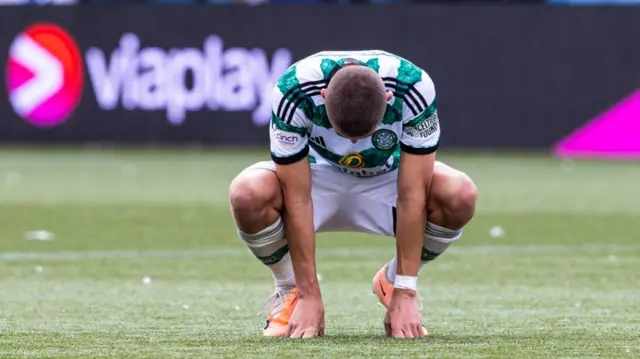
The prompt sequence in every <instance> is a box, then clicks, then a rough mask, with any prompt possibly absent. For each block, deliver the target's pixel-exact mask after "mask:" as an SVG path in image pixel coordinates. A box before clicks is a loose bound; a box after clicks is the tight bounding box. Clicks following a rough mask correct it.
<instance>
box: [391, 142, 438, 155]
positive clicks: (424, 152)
mask: <svg viewBox="0 0 640 359" xmlns="http://www.w3.org/2000/svg"><path fill="white" fill-rule="evenodd" d="M439 146H440V141H438V143H437V144H436V145H435V146H431V147H426V148H415V147H411V146H407V145H405V144H404V143H402V142H400V149H401V150H402V151H403V152H407V153H410V154H412V155H430V154H432V153H434V152H436V150H437V149H438V147H439Z"/></svg>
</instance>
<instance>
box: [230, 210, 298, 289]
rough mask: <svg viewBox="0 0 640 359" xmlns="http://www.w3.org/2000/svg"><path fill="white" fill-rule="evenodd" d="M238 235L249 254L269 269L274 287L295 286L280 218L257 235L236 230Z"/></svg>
mask: <svg viewBox="0 0 640 359" xmlns="http://www.w3.org/2000/svg"><path fill="white" fill-rule="evenodd" d="M238 235H239V236H240V238H242V240H243V241H244V242H245V244H246V245H247V247H249V249H250V250H251V252H253V254H254V255H255V256H256V257H257V258H258V259H259V260H260V261H261V262H262V263H263V264H265V265H266V266H267V267H269V269H271V273H272V274H273V279H274V280H275V282H276V287H278V288H283V287H293V286H295V284H296V280H295V275H294V273H293V264H292V263H291V255H290V254H289V247H288V245H287V240H286V237H285V233H284V223H283V222H282V219H281V218H280V217H278V219H277V220H276V221H275V222H274V223H273V224H272V225H270V226H268V227H267V228H265V229H263V230H262V231H260V232H258V233H253V234H249V233H244V232H242V231H241V230H239V229H238Z"/></svg>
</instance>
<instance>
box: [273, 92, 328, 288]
mask: <svg viewBox="0 0 640 359" xmlns="http://www.w3.org/2000/svg"><path fill="white" fill-rule="evenodd" d="M273 103H274V106H273V114H272V119H271V126H270V127H271V128H270V137H271V159H272V160H273V161H274V162H275V164H276V173H277V175H278V179H279V180H280V185H281V186H282V194H283V199H284V209H283V213H282V216H283V219H284V223H285V227H286V231H287V241H288V244H289V252H290V254H291V260H292V262H293V269H294V273H295V276H296V286H297V288H298V292H299V294H300V297H301V298H304V297H305V296H310V297H318V298H319V297H320V287H319V285H318V279H317V274H316V263H315V231H314V227H313V203H312V200H311V168H310V164H309V156H308V154H309V138H308V133H307V132H308V129H309V126H310V125H311V121H310V120H309V119H308V118H307V117H306V116H305V114H304V112H303V111H302V110H301V109H299V108H296V106H295V104H294V103H292V102H291V101H290V100H289V99H287V98H284V97H283V94H282V93H281V91H280V90H279V89H278V88H277V87H276V89H275V90H274V102H273Z"/></svg>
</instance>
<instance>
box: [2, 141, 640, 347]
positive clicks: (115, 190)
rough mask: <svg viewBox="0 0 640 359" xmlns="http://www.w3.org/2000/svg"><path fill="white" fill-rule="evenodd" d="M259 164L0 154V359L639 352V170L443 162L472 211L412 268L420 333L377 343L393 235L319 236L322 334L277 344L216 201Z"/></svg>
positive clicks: (257, 272)
mask: <svg viewBox="0 0 640 359" xmlns="http://www.w3.org/2000/svg"><path fill="white" fill-rule="evenodd" d="M265 158H267V154H266V152H261V153H258V152H246V151H245V152H242V151H241V152H232V151H198V150H136V151H134V150H130V151H124V150H120V151H113V150H106V149H84V150H49V149H47V150H45V149H42V150H6V149H5V150H2V151H0V358H25V357H32V358H100V357H104V358H154V359H156V358H213V357H226V358H241V357H242V358H244V357H256V358H265V357H290V358H307V357H338V358H346V357H376V358H380V357H397V358H409V357H421V358H425V357H428V358H525V359H526V358H606V359H611V358H639V357H640V189H639V188H640V187H639V184H640V164H639V163H637V162H635V163H634V162H589V161H563V160H555V159H549V158H544V157H536V156H525V155H510V156H505V155H474V156H469V155H461V154H450V155H442V156H441V158H440V159H441V160H443V161H445V162H447V163H449V164H450V165H452V166H454V167H456V168H459V169H461V170H463V171H466V172H467V173H469V174H470V175H471V176H472V177H473V178H474V180H475V181H476V183H477V185H478V187H479V189H480V203H479V206H478V213H477V216H476V218H475V219H474V220H473V222H472V223H471V224H470V225H469V226H468V228H467V229H466V232H465V234H464V236H463V238H462V239H461V240H460V241H459V242H457V243H456V244H455V245H454V246H453V247H452V248H451V249H450V250H449V251H448V252H447V253H446V254H444V255H442V256H441V257H440V258H439V259H438V260H436V261H435V262H433V263H431V264H429V265H428V266H427V267H425V269H424V270H423V273H422V275H421V278H420V293H421V295H422V297H423V299H424V309H423V316H424V320H425V323H427V324H428V327H429V329H430V333H431V335H430V336H429V337H428V338H426V339H424V340H412V341H396V340H391V339H386V338H384V336H383V333H384V330H383V326H382V319H383V314H384V312H383V309H382V308H381V307H380V306H378V305H377V301H376V299H375V297H374V296H373V295H372V294H371V284H370V281H371V277H372V276H373V275H374V274H375V272H376V271H377V270H378V269H379V268H380V267H381V266H382V265H383V264H384V263H385V262H386V261H387V260H389V259H390V258H391V256H392V254H393V248H394V242H393V239H391V238H383V237H374V236H368V235H353V234H322V235H320V236H319V238H318V246H319V249H318V267H319V272H320V274H321V275H322V281H321V286H322V290H323V293H324V302H325V307H326V316H327V331H326V333H327V336H326V337H325V338H320V339H313V340H310V341H293V340H277V339H276V340H273V339H265V338H262V337H261V336H260V329H261V327H262V326H263V324H264V318H261V317H257V316H256V315H255V314H256V312H257V311H258V310H259V309H260V307H261V305H262V303H263V301H264V300H266V299H267V297H268V296H269V295H270V294H271V291H272V289H273V288H272V281H271V278H270V274H269V272H268V271H267V270H266V269H265V268H263V267H262V266H261V264H260V263H258V261H257V260H255V259H254V258H253V257H252V256H251V254H250V253H249V252H248V251H247V250H246V249H245V248H244V246H243V245H242V244H241V242H240V240H239V239H238V238H237V237H236V235H235V229H234V226H233V224H232V222H231V217H230V215H229V210H228V205H227V185H228V183H229V182H230V180H231V179H232V178H233V176H234V175H235V174H236V173H237V172H239V171H240V170H241V169H242V168H244V167H245V166H247V165H249V164H250V163H252V162H254V161H257V160H261V159H265ZM497 226H499V227H501V228H502V229H503V230H504V235H502V236H492V235H490V232H491V230H492V228H493V229H494V230H493V233H494V235H495V234H496V233H499V232H500V231H498V230H497V229H496V228H494V227H497ZM36 230H40V231H47V232H49V233H51V234H52V236H53V238H52V240H27V239H26V237H25V236H26V235H27V232H29V231H36ZM35 237H37V238H40V239H42V238H46V236H43V234H42V233H39V234H36V236H35ZM50 239H51V238H50Z"/></svg>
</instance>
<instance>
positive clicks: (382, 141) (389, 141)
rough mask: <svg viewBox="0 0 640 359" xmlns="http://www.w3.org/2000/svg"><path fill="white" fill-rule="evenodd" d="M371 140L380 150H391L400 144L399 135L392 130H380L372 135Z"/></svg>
mask: <svg viewBox="0 0 640 359" xmlns="http://www.w3.org/2000/svg"><path fill="white" fill-rule="evenodd" d="M371 142H372V143H373V147H375V148H377V149H379V150H383V151H386V150H390V149H392V148H394V147H395V146H396V145H397V144H398V135H396V134H395V132H393V131H391V130H386V129H383V130H378V131H376V132H374V133H373V136H371Z"/></svg>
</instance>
